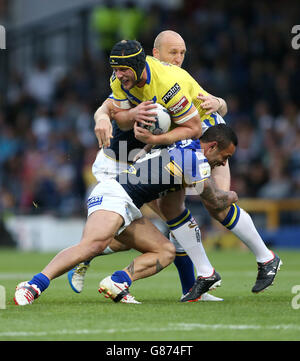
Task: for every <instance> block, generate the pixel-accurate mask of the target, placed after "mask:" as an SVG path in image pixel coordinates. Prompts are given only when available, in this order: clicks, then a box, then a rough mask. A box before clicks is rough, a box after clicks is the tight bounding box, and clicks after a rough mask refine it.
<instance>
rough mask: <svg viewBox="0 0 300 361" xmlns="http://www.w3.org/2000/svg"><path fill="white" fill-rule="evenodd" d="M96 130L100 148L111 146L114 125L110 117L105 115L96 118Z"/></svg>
mask: <svg viewBox="0 0 300 361" xmlns="http://www.w3.org/2000/svg"><path fill="white" fill-rule="evenodd" d="M94 131H95V134H96V137H97V139H98V143H99V148H102V147H104V148H105V147H109V146H110V140H111V139H112V138H113V135H112V125H111V121H110V119H109V117H106V116H103V117H101V118H98V119H96V124H95V128H94Z"/></svg>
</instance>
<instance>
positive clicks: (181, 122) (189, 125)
mask: <svg viewBox="0 0 300 361" xmlns="http://www.w3.org/2000/svg"><path fill="white" fill-rule="evenodd" d="M171 119H172V121H173V122H174V123H175V124H176V125H178V126H177V127H176V128H174V129H172V130H170V131H169V132H167V133H163V134H159V135H153V134H152V133H151V132H149V130H147V129H144V128H141V127H139V126H138V125H137V124H135V125H134V132H135V137H136V138H137V139H138V140H140V141H141V142H143V143H146V144H153V145H157V144H164V145H169V144H173V143H174V142H177V141H179V140H182V139H198V138H200V137H201V135H202V127H201V119H200V116H199V114H198V111H197V109H196V108H195V106H194V105H191V106H190V108H189V110H188V111H187V112H185V113H184V114H183V115H181V116H176V117H175V116H172V115H171Z"/></svg>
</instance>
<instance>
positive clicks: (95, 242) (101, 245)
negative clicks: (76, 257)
mask: <svg viewBox="0 0 300 361" xmlns="http://www.w3.org/2000/svg"><path fill="white" fill-rule="evenodd" d="M108 244H109V240H102V239H99V238H95V239H94V238H93V239H92V238H90V237H89V238H83V239H82V240H81V242H80V246H81V247H80V248H81V250H82V253H83V254H84V256H83V257H85V259H89V258H94V257H96V256H98V255H99V254H100V253H102V252H103V251H104V249H105V248H106V246H107V245H108Z"/></svg>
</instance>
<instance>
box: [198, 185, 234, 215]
mask: <svg viewBox="0 0 300 361" xmlns="http://www.w3.org/2000/svg"><path fill="white" fill-rule="evenodd" d="M201 198H203V199H204V200H205V201H206V202H207V203H209V204H210V205H211V206H213V207H214V208H215V209H216V210H223V209H225V208H227V207H229V206H230V204H231V203H232V201H231V199H230V197H229V193H228V192H225V191H222V190H221V189H218V188H217V187H216V184H215V182H214V180H213V179H212V178H209V179H207V180H206V181H205V185H204V189H203V192H202V194H201Z"/></svg>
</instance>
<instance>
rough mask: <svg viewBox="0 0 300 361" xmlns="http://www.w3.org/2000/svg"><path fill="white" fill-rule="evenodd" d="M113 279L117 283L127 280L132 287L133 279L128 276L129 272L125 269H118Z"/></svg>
mask: <svg viewBox="0 0 300 361" xmlns="http://www.w3.org/2000/svg"><path fill="white" fill-rule="evenodd" d="M111 279H112V280H113V281H114V282H117V283H123V282H127V283H128V287H130V285H131V283H132V281H131V279H130V277H129V276H128V274H127V273H126V272H125V271H116V272H115V273H114V274H113V275H112V276H111Z"/></svg>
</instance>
